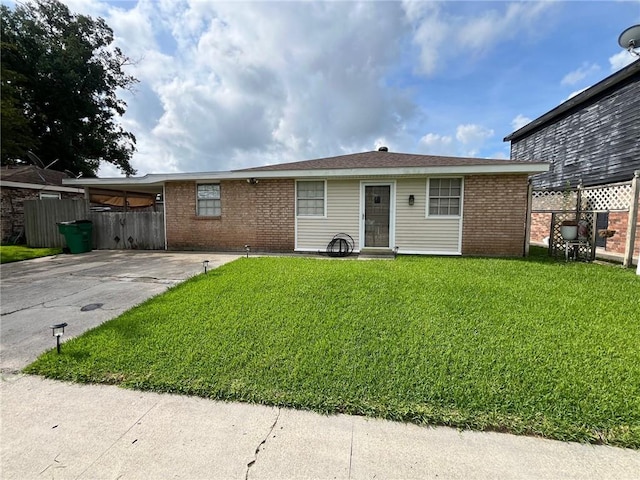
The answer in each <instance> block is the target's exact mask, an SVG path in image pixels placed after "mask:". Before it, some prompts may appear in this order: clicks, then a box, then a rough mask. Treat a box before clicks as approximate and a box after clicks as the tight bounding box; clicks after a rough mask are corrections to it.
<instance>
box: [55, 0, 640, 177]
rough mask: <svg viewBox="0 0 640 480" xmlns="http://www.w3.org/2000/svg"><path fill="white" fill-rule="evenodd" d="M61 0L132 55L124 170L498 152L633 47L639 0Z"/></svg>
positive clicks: (615, 66)
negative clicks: (625, 43) (630, 34)
mask: <svg viewBox="0 0 640 480" xmlns="http://www.w3.org/2000/svg"><path fill="white" fill-rule="evenodd" d="M65 3H67V4H68V5H69V7H70V8H71V10H72V11H74V12H76V13H84V14H89V15H91V16H94V17H96V16H101V17H103V18H104V19H105V20H106V21H107V23H108V24H109V25H110V26H111V28H112V29H113V30H114V34H115V38H116V44H117V45H118V46H119V47H120V48H121V49H122V50H123V51H124V52H125V53H126V54H127V55H129V56H130V57H132V58H134V59H136V60H137V63H136V65H134V66H132V67H130V68H129V73H131V74H133V75H134V76H136V77H137V78H138V79H139V80H140V84H139V85H138V86H137V89H136V92H135V93H134V94H129V93H128V92H124V93H123V95H122V96H123V98H125V100H126V101H127V103H128V105H129V107H128V111H127V113H126V115H125V116H124V117H123V119H122V122H123V123H124V125H125V127H126V128H127V129H129V130H130V131H132V132H133V133H134V134H135V135H136V137H137V138H138V152H137V153H136V154H135V156H134V158H133V162H132V164H133V166H134V168H136V169H137V170H138V174H140V175H143V174H146V173H167V172H192V171H218V170H228V169H234V168H243V167H249V166H257V165H262V164H266V163H280V162H288V161H298V160H305V159H312V158H320V157H325V156H334V155H341V154H345V153H352V152H361V151H367V150H374V149H376V148H377V147H378V146H381V145H386V146H388V147H389V149H390V150H391V151H395V152H406V153H425V154H442V155H457V156H477V157H487V158H508V156H509V145H508V143H505V142H503V141H502V139H503V138H504V137H505V136H506V135H508V134H509V133H511V132H512V131H514V130H515V129H516V128H518V127H520V126H522V125H524V124H526V123H527V122H528V121H530V120H532V119H535V118H536V117H538V116H540V115H542V114H544V113H545V112H547V111H548V110H550V109H552V108H554V107H555V106H557V105H558V104H560V103H562V102H563V101H565V100H566V99H568V98H569V97H570V95H572V94H575V92H578V91H580V90H582V89H584V88H586V87H589V86H590V85H593V84H595V83H597V82H598V81H600V80H602V79H603V78H605V77H607V76H609V75H611V74H612V73H614V72H615V71H617V70H619V69H620V68H622V67H623V66H625V65H626V64H628V63H630V62H631V61H632V60H633V57H631V56H630V55H629V54H628V53H627V52H625V51H622V50H621V49H620V47H619V46H618V44H617V39H618V36H619V34H620V33H621V32H622V31H623V30H624V29H625V28H627V27H629V26H631V25H633V24H637V23H640V1H608V2H589V1H583V2H575V1H571V2H533V1H526V2H459V1H452V2H371V1H368V2H350V1H343V2H327V3H323V2H315V1H314V2H270V1H263V2H257V3H247V2H212V1H207V0H190V1H185V0H158V1H151V0H140V1H129V2H119V1H109V2H107V1H101V0H67V1H66V2H65ZM542 160H544V159H542ZM119 175H120V173H119V172H118V171H117V170H116V169H114V168H113V167H110V166H108V165H106V166H104V167H101V169H100V176H119Z"/></svg>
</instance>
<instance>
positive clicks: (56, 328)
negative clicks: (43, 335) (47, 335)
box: [50, 323, 67, 354]
mask: <svg viewBox="0 0 640 480" xmlns="http://www.w3.org/2000/svg"><path fill="white" fill-rule="evenodd" d="M66 326H67V324H66V323H56V324H55V325H51V327H50V328H51V333H52V334H53V336H54V337H56V349H57V350H58V354H60V337H61V336H62V335H63V334H64V327H66Z"/></svg>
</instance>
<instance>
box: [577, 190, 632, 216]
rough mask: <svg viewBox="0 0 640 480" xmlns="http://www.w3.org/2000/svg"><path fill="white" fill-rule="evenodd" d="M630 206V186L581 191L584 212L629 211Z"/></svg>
mask: <svg viewBox="0 0 640 480" xmlns="http://www.w3.org/2000/svg"><path fill="white" fill-rule="evenodd" d="M630 206H631V184H620V185H611V186H607V187H599V188H585V189H584V190H583V191H582V208H583V209H584V210H595V211H610V210H629V207H630Z"/></svg>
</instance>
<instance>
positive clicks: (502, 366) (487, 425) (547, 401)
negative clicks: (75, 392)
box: [26, 257, 640, 448]
mask: <svg viewBox="0 0 640 480" xmlns="http://www.w3.org/2000/svg"><path fill="white" fill-rule="evenodd" d="M639 294H640V277H638V276H636V275H635V272H633V271H630V270H623V269H621V268H619V267H611V266H601V265H593V264H583V263H559V262H551V261H545V260H544V259H541V260H539V261H535V260H522V259H505V260H502V259H480V258H433V257H431V258H418V257H399V258H398V259H397V260H395V261H330V260H321V259H309V258H249V259H246V258H242V259H239V260H237V261H235V262H233V263H231V264H228V265H226V266H224V267H221V268H219V269H217V270H214V271H210V272H209V273H208V274H207V275H200V276H198V277H195V278H193V279H191V280H189V281H187V282H186V283H184V284H181V285H179V286H177V287H174V288H172V289H171V290H169V291H168V292H166V293H165V294H163V295H160V296H158V297H155V298H153V299H151V300H149V301H147V302H146V303H144V304H142V305H140V306H138V307H136V308H134V309H132V310H130V311H128V312H126V313H125V314H123V315H121V316H120V317H118V318H116V319H114V320H113V321H110V322H107V323H105V324H103V325H102V326H100V327H98V328H96V329H94V330H92V331H90V332H87V333H86V334H85V335H83V336H81V337H79V338H76V339H73V340H70V341H68V342H65V343H64V345H63V347H62V354H61V355H57V354H56V353H55V350H52V351H49V352H47V353H45V354H44V355H43V356H41V357H40V358H39V359H38V360H37V361H36V362H35V363H33V364H32V365H30V366H29V367H27V369H26V371H27V372H29V373H37V374H41V375H44V376H46V377H51V378H57V379H62V380H73V381H79V382H97V383H111V384H119V385H122V386H124V387H129V388H137V389H143V390H153V391H160V392H173V393H181V394H190V395H199V396H203V397H208V398H215V399H229V400H240V401H247V402H257V403H262V404H269V405H278V406H288V407H295V408H302V409H309V410H315V411H319V412H325V413H336V412H345V413H350V414H359V415H369V416H376V417H383V418H388V419H393V420H400V421H409V422H415V423H418V424H438V425H451V426H456V427H460V428H470V429H479V430H497V431H507V432H513V433H518V434H528V435H541V436H545V437H548V438H554V439H560V440H575V441H581V442H592V443H606V444H610V445H617V446H623V447H631V448H640V305H639V300H638V299H639V297H640V295H639Z"/></svg>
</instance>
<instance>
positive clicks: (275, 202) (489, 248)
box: [65, 148, 548, 256]
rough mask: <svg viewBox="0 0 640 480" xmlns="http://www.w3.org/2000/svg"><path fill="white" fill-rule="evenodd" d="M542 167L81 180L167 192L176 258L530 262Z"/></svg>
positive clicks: (327, 166)
mask: <svg viewBox="0 0 640 480" xmlns="http://www.w3.org/2000/svg"><path fill="white" fill-rule="evenodd" d="M547 169H548V165H547V164H546V163H542V162H520V161H511V160H495V159H478V158H455V157H441V156H430V155H411V154H401V153H391V152H388V151H386V149H384V148H382V149H380V150H378V151H373V152H364V153H356V154H350V155H342V156H337V157H332V158H322V159H317V160H308V161H301V162H294V163H285V164H277V165H268V166H262V167H257V168H248V169H244V170H235V171H228V172H212V173H177V174H149V175H146V176H144V177H140V178H133V177H130V178H110V179H78V180H67V181H66V182H65V184H67V185H73V186H83V187H85V188H86V189H88V190H89V194H91V190H92V189H101V190H105V189H110V190H116V191H119V192H121V194H122V192H125V191H126V192H139V193H162V197H163V199H164V215H165V234H166V238H165V246H166V249H169V250H211V251H242V250H243V249H244V246H245V245H247V244H248V245H250V246H251V251H262V252H317V251H324V250H325V249H326V247H327V244H328V243H329V242H330V241H331V240H332V238H333V237H334V235H336V234H338V233H346V234H348V235H350V236H351V237H352V238H353V239H354V244H355V247H354V251H355V252H363V251H367V250H371V251H388V250H391V249H393V248H394V247H398V253H401V254H402V253H404V254H436V255H487V256H522V255H523V254H524V252H525V240H526V239H525V231H526V223H527V222H526V214H527V202H528V177H529V175H531V174H535V173H539V172H544V171H546V170H547Z"/></svg>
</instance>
